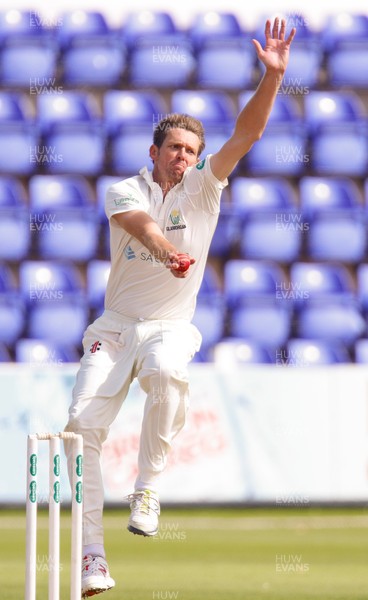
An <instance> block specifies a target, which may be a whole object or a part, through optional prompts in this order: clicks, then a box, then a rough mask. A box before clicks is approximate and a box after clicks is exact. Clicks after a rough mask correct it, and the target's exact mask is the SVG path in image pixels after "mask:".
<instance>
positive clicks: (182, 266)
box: [176, 254, 190, 273]
mask: <svg viewBox="0 0 368 600" xmlns="http://www.w3.org/2000/svg"><path fill="white" fill-rule="evenodd" d="M178 259H179V266H178V267H177V269H176V270H177V271H179V272H180V273H184V271H187V270H188V269H189V267H190V258H189V256H188V254H178Z"/></svg>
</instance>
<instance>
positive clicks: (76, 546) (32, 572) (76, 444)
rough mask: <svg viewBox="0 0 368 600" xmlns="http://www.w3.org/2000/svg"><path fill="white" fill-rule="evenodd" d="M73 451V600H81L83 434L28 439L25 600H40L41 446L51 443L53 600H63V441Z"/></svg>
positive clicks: (50, 487)
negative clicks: (61, 551) (38, 536)
mask: <svg viewBox="0 0 368 600" xmlns="http://www.w3.org/2000/svg"><path fill="white" fill-rule="evenodd" d="M65 439H68V440H71V441H72V448H73V476H72V482H71V484H72V524H71V564H70V600H80V597H81V578H82V518H83V437H82V436H81V435H79V434H75V433H69V432H63V433H36V434H30V435H28V439H27V496H26V581H25V600H36V583H37V581H36V579H37V578H36V573H37V564H36V563H37V506H38V489H37V488H38V443H39V441H46V442H49V554H48V567H49V587H48V598H49V600H60V498H61V496H60V440H65Z"/></svg>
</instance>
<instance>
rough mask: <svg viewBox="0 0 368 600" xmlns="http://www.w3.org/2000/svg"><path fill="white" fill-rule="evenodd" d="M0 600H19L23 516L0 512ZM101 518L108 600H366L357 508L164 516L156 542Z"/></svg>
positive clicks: (119, 521)
mask: <svg viewBox="0 0 368 600" xmlns="http://www.w3.org/2000/svg"><path fill="white" fill-rule="evenodd" d="M0 515H1V516H0V525H1V532H2V534H1V556H2V559H1V574H0V586H1V590H2V591H1V598H2V600H22V599H23V598H24V554H25V516H24V512H23V511H15V510H14V511H2V512H1V513H0ZM127 515H128V513H127V511H126V510H125V509H124V510H121V511H120V510H119V511H118V510H116V511H112V510H111V511H106V514H105V532H106V539H105V544H106V550H107V553H108V556H107V558H108V562H109V566H110V571H111V575H112V577H114V578H115V580H116V588H115V589H114V590H112V591H109V592H108V593H106V594H104V595H101V596H97V597H98V598H101V599H102V598H106V600H169V599H175V600H206V599H208V600H248V599H249V600H258V599H260V598H262V599H268V600H287V599H292V600H306V599H310V598H315V599H318V600H329V599H331V600H332V599H334V600H363V599H364V600H366V599H367V598H368V515H367V513H366V512H365V511H364V510H362V509H349V510H348V509H346V510H338V509H334V510H331V509H308V508H299V509H298V508H295V509H285V508H282V509H281V508H279V509H277V508H275V509H258V508H257V509H249V508H248V509H223V510H219V509H213V510H210V509H206V510H204V509H194V508H193V509H187V510H173V509H169V508H166V509H165V508H164V509H163V511H162V518H161V526H160V532H159V535H158V537H157V538H154V539H148V538H142V537H140V536H134V535H132V534H131V533H129V532H128V531H127V530H126V522H127ZM69 528H70V519H69V515H68V513H67V512H65V513H64V512H63V514H62V532H61V537H62V547H61V566H60V568H61V580H62V590H61V600H69V595H68V589H69V587H68V586H69V556H70V554H69V552H70V547H69V538H70V531H69ZM47 533H48V530H47V512H43V511H40V513H39V543H38V551H37V569H38V593H37V600H47V575H48V564H47Z"/></svg>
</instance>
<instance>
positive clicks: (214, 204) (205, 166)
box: [184, 154, 228, 214]
mask: <svg viewBox="0 0 368 600" xmlns="http://www.w3.org/2000/svg"><path fill="white" fill-rule="evenodd" d="M210 158H211V154H209V155H208V156H206V158H204V159H203V160H201V161H200V162H199V163H198V164H197V165H196V166H195V167H192V168H191V169H190V170H189V172H188V173H187V174H186V177H185V180H184V189H185V192H186V195H187V197H188V199H189V203H190V205H191V206H192V208H201V209H202V210H204V211H206V212H209V213H212V214H215V213H218V212H219V211H220V199H221V192H222V190H223V189H224V188H225V187H226V186H227V184H228V181H227V179H225V180H224V181H219V180H218V179H217V178H216V177H215V175H214V174H213V173H212V170H211V164H210Z"/></svg>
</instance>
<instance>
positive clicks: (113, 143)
mask: <svg viewBox="0 0 368 600" xmlns="http://www.w3.org/2000/svg"><path fill="white" fill-rule="evenodd" d="M151 145H152V126H151V127H150V126H149V125H147V124H146V125H141V126H138V125H129V126H128V125H127V126H126V127H124V128H123V129H122V130H121V131H119V132H118V133H116V134H115V135H112V136H111V140H110V153H109V154H110V163H109V164H110V168H111V170H112V171H113V173H119V174H124V175H137V174H138V172H139V170H140V169H141V168H142V167H144V166H145V165H147V166H151V159H150V158H149V148H150V146H151ZM121 179H122V177H121Z"/></svg>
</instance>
